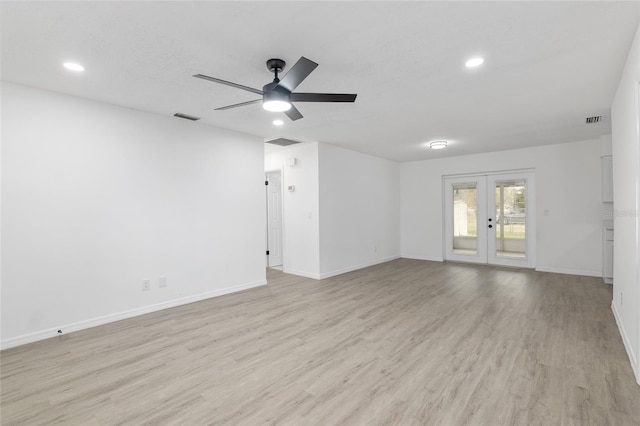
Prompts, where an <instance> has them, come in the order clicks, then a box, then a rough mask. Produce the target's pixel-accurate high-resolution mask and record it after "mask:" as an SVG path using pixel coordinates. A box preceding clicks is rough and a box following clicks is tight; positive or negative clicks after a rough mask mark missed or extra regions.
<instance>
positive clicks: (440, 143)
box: [429, 141, 447, 149]
mask: <svg viewBox="0 0 640 426" xmlns="http://www.w3.org/2000/svg"><path fill="white" fill-rule="evenodd" d="M446 147H447V141H433V142H430V143H429V148H431V149H444V148H446Z"/></svg>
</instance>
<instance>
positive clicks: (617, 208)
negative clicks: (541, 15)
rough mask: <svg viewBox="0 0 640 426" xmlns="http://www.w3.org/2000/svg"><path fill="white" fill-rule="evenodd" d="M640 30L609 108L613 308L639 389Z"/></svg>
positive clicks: (639, 29)
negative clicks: (611, 142)
mask: <svg viewBox="0 0 640 426" xmlns="http://www.w3.org/2000/svg"><path fill="white" fill-rule="evenodd" d="M639 82H640V27H639V28H638V31H637V32H636V36H635V39H634V41H633V45H632V46H631V50H630V51H629V56H628V59H627V63H626V66H625V68H624V71H623V74H622V78H621V79H620V83H619V85H618V90H617V91H616V95H615V98H614V101H613V105H612V106H611V125H612V132H611V135H612V140H613V195H614V199H613V206H614V213H615V215H614V228H615V238H614V262H613V263H614V267H613V270H614V277H613V303H612V308H613V311H614V314H615V316H616V320H617V321H618V327H619V328H620V333H621V334H622V338H623V340H624V343H625V346H626V348H627V352H628V354H629V358H630V359H631V364H632V366H633V368H634V371H635V374H636V380H637V381H638V383H639V384H640V364H639V363H640V360H639V359H638V357H639V356H640V313H639V312H640V260H639V257H640V248H639V247H638V245H639V240H640V235H639V229H640V223H639V220H640V218H639V216H640V215H639V213H638V206H639V205H640V134H639V130H638V129H639V127H640V108H639V105H638V104H639V102H640V99H639V94H638V90H640V87H639Z"/></svg>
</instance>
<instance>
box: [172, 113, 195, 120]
mask: <svg viewBox="0 0 640 426" xmlns="http://www.w3.org/2000/svg"><path fill="white" fill-rule="evenodd" d="M173 116H174V117H178V118H184V119H185V120H191V121H198V120H200V117H195V116H193V115H189V114H183V113H181V112H176V113H175V114H173Z"/></svg>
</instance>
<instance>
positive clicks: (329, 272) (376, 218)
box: [319, 144, 400, 278]
mask: <svg viewBox="0 0 640 426" xmlns="http://www.w3.org/2000/svg"><path fill="white" fill-rule="evenodd" d="M319 147H320V153H319V154H320V155H319V164H320V276H321V278H326V277H330V276H333V275H338V274H341V273H344V272H347V271H352V270H355V269H360V268H364V267H366V266H370V265H373V264H376V263H380V262H385V261H388V260H391V259H395V258H398V257H399V256H400V165H399V163H396V162H394V161H389V160H385V159H381V158H378V157H373V156H370V155H365V154H361V153H359V152H355V151H351V150H347V149H343V148H338V147H336V146H333V145H328V144H320V146H319Z"/></svg>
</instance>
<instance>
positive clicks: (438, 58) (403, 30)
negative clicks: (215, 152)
mask: <svg viewBox="0 0 640 426" xmlns="http://www.w3.org/2000/svg"><path fill="white" fill-rule="evenodd" d="M0 13H1V20H2V21H1V27H2V28H1V31H2V57H1V59H2V79H3V80H6V81H11V82H17V83H21V84H25V85H28V86H34V87H40V88H44V89H49V90H54V91H58V92H62V93H67V94H71V95H75V96H80V97H84V98H90V99H97V100H100V101H104V102H109V103H113V104H117V105H122V106H126V107H130V108H135V109H140V110H145V111H151V112H155V113H158V114H162V115H167V116H169V115H172V114H173V113H175V112H183V113H186V114H191V115H196V116H200V117H202V120H201V121H200V123H206V124H211V125H215V126H219V127H225V128H230V129H234V130H238V131H242V132H246V133H250V134H254V135H258V136H261V137H264V138H265V139H273V138H276V137H286V138H290V139H296V140H301V141H320V142H328V143H332V144H336V145H340V146H343V147H345V148H350V149H354V150H357V151H361V152H366V153H370V154H373V155H377V156H381V157H386V158H390V159H393V160H399V161H410V160H419V159H425V158H435V157H441V156H447V155H462V154H469V153H477V152H488V151H496V150H502V149H510V148H518V147H524V146H534V145H543V144H553V143H561V142H570V141H576V140H582V139H587V138H593V137H598V136H599V135H600V134H603V133H608V132H609V131H610V122H609V121H608V120H605V123H604V124H600V125H592V126H587V125H585V124H584V119H585V117H587V116H590V115H597V114H602V113H606V114H608V112H609V110H608V108H609V106H610V104H611V101H612V99H613V95H614V92H615V89H616V85H617V82H618V80H619V77H620V73H621V71H622V68H623V66H624V60H625V58H626V55H627V52H628V49H629V47H630V44H631V41H632V38H633V35H634V33H635V30H636V28H637V25H638V20H639V16H640V7H639V4H638V2H634V1H631V2H612V1H603V2H515V1H514V2H478V1H476V2H395V1H394V2H204V1H201V2H155V1H147V2H38V3H36V2H2V4H1V5H0ZM474 55H482V56H484V57H485V58H486V62H485V64H484V65H483V66H481V67H480V68H478V69H474V70H469V69H466V68H465V67H464V62H465V60H466V59H468V58H469V57H471V56H474ZM300 56H306V57H308V58H309V59H312V60H314V61H316V62H318V63H319V64H320V66H319V67H318V68H317V69H316V70H315V71H314V72H313V73H312V74H311V75H310V76H309V77H308V78H307V79H306V80H305V81H304V82H303V83H302V84H301V85H300V86H299V87H298V89H297V90H298V91H307V92H348V93H357V94H358V99H357V101H356V103H355V104H311V103H300V104H298V105H297V107H298V109H299V110H300V111H301V112H302V114H303V115H304V118H303V119H301V120H298V121H296V122H291V121H289V120H288V119H287V118H286V117H285V116H284V115H283V114H281V113H269V112H266V111H264V110H263V109H262V108H261V107H260V106H259V105H253V106H249V107H245V108H238V109H233V110H227V111H214V110H213V109H214V108H216V107H220V106H224V105H228V104H233V103H238V102H243V101H247V100H251V99H255V98H256V96H255V95H253V94H251V93H249V92H245V91H242V90H238V89H234V88H231V87H227V86H223V85H217V84H214V83H210V82H206V81H203V80H199V79H195V78H193V77H191V76H192V75H193V74H197V73H202V74H207V75H211V76H214V77H218V78H222V79H225V80H231V81H234V82H237V83H240V84H244V85H247V86H252V87H256V88H261V87H262V86H263V85H264V84H266V83H268V82H270V81H271V79H272V75H271V74H270V73H269V71H268V70H267V69H266V66H265V61H266V60H267V59H269V58H272V57H277V58H282V59H284V60H286V61H287V63H288V64H289V65H292V64H293V63H294V62H295V61H296V60H297V59H298V58H299V57H300ZM66 60H75V61H78V62H80V63H82V64H84V65H85V67H86V69H87V70H86V72H85V73H84V74H82V75H75V74H72V73H69V72H68V71H66V70H64V69H63V68H62V67H61V63H62V62H63V61H66ZM285 71H286V70H285ZM279 116H282V117H284V120H285V125H284V126H282V127H274V126H273V125H272V124H271V121H272V120H273V119H274V118H275V117H279ZM432 139H449V140H451V141H452V142H451V145H450V147H449V148H448V149H446V150H441V151H429V150H427V149H425V148H424V146H425V142H427V141H429V140H432Z"/></svg>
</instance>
